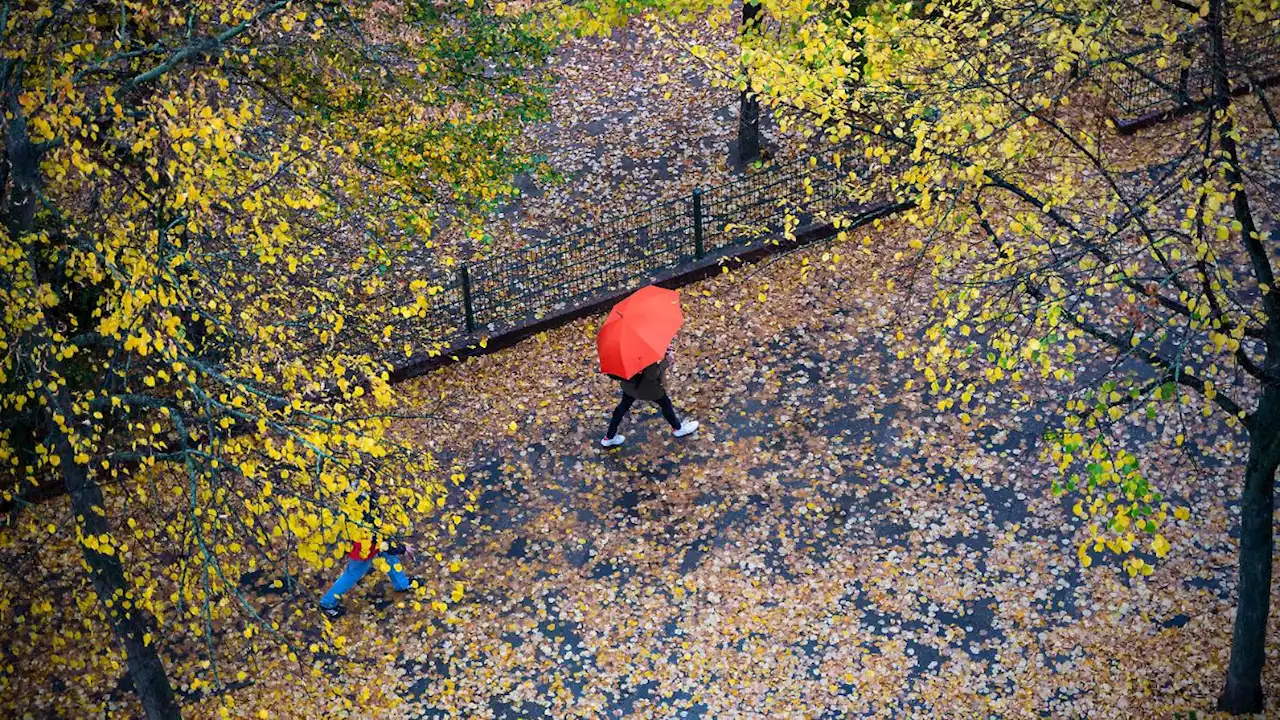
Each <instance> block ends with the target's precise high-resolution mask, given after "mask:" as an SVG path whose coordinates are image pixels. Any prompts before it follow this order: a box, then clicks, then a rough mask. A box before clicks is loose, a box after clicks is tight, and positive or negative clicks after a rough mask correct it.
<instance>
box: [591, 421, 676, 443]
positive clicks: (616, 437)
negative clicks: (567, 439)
mask: <svg viewBox="0 0 1280 720" xmlns="http://www.w3.org/2000/svg"><path fill="white" fill-rule="evenodd" d="M696 424H697V423H695V425H696ZM626 439H627V436H626V435H614V436H613V437H611V438H601V439H600V444H601V445H603V446H605V447H616V446H618V445H621V444H622V442H623V441H624V440H626Z"/></svg>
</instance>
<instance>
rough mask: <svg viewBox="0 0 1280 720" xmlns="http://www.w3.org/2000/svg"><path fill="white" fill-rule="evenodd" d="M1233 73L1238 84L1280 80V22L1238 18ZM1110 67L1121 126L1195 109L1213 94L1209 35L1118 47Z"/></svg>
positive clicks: (1233, 30)
mask: <svg viewBox="0 0 1280 720" xmlns="http://www.w3.org/2000/svg"><path fill="white" fill-rule="evenodd" d="M1226 46H1227V68H1226V70H1227V75H1228V77H1229V78H1230V79H1231V81H1232V83H1233V84H1236V85H1237V86H1238V85H1240V84H1242V82H1243V81H1251V82H1264V81H1269V80H1272V79H1274V78H1276V77H1277V76H1280V20H1278V19H1277V18H1271V19H1269V20H1266V21H1263V22H1257V21H1256V20H1254V19H1252V18H1243V19H1237V20H1236V21H1234V22H1233V23H1231V25H1230V27H1229V28H1228V32H1227V43H1226ZM1114 52H1115V57H1114V59H1112V61H1111V62H1110V63H1109V64H1108V66H1107V68H1106V71H1105V72H1106V75H1105V76H1104V77H1105V81H1106V83H1107V84H1108V85H1109V86H1110V90H1111V102H1112V103H1113V105H1114V106H1115V108H1116V116H1117V117H1118V118H1119V119H1120V120H1121V122H1133V121H1136V120H1138V119H1140V118H1147V117H1152V116H1155V115H1158V114H1160V113H1165V112H1170V111H1173V110H1177V109H1178V108H1180V107H1186V106H1190V105H1193V104H1195V103H1197V102H1201V101H1203V100H1205V99H1206V98H1208V97H1209V96H1210V95H1212V93H1213V66H1212V62H1211V61H1212V58H1211V57H1210V55H1209V37H1208V34H1207V32H1206V31H1205V29H1204V28H1193V29H1191V30H1188V31H1186V32H1184V33H1183V34H1181V35H1180V36H1179V37H1178V39H1177V40H1176V41H1174V42H1172V43H1157V44H1151V45H1148V46H1145V47H1138V48H1116V49H1114Z"/></svg>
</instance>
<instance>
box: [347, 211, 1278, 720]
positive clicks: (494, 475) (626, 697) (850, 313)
mask: <svg viewBox="0 0 1280 720" xmlns="http://www.w3.org/2000/svg"><path fill="white" fill-rule="evenodd" d="M883 232H892V230H891V229H885V230H884V231H883ZM833 249H834V250H835V251H837V252H842V253H844V254H845V255H846V257H844V258H843V259H842V260H841V261H840V266H839V267H838V268H836V269H835V270H832V269H830V268H828V267H823V266H824V265H829V264H830V263H829V262H825V263H824V262H823V260H822V256H821V255H820V253H821V252H822V250H814V251H812V252H810V253H808V254H807V255H804V256H802V255H794V256H791V257H787V258H784V259H782V260H780V261H775V262H773V263H771V264H770V265H767V266H765V267H757V268H753V269H752V268H749V269H747V270H744V271H741V272H739V273H736V274H733V275H726V276H722V277H721V278H719V279H717V280H714V281H711V282H708V283H704V284H702V285H698V286H694V287H691V288H688V289H686V291H685V295H686V303H685V304H686V312H687V315H688V317H689V320H688V323H687V324H686V327H685V329H684V331H683V332H682V340H681V341H680V362H679V365H678V366H677V368H676V369H675V371H674V378H673V382H672V389H673V395H674V397H675V399H676V403H677V405H678V407H679V408H680V409H681V410H682V411H684V412H685V413H687V414H689V415H691V416H692V417H695V418H697V419H698V420H699V421H700V422H701V423H702V424H703V426H702V429H701V430H700V431H699V432H698V433H697V434H696V435H694V436H692V437H690V438H687V439H683V440H676V439H674V438H672V437H671V436H670V434H669V432H668V431H667V428H666V426H665V425H664V424H663V422H662V420H661V418H660V417H659V416H658V415H657V413H656V411H655V410H654V409H653V408H642V409H640V408H638V410H639V411H638V412H636V413H634V414H633V417H632V418H631V419H630V420H629V421H628V422H627V423H626V424H625V425H624V428H623V432H624V433H626V434H627V436H628V437H627V442H626V444H625V445H623V446H622V447H621V448H619V449H612V450H605V449H602V448H600V447H599V445H598V444H597V441H598V439H599V437H600V435H601V433H602V429H603V425H604V422H605V420H606V417H607V414H608V412H609V410H610V409H611V407H612V404H613V402H614V401H615V397H614V388H613V387H612V384H611V383H610V382H609V381H607V379H605V378H604V377H602V376H599V375H597V374H596V373H595V371H594V367H593V344H592V341H591V338H592V337H593V334H594V327H593V325H592V322H591V321H589V320H588V321H581V322H578V323H575V324H573V325H570V326H568V327H565V328H562V329H560V330H557V331H554V332H551V333H549V334H546V335H543V336H539V337H538V338H535V339H533V340H530V341H528V342H526V343H524V344H523V345H521V346H518V347H517V348H516V349H514V350H512V351H507V352H503V353H499V354H497V355H494V356H490V357H486V358H481V359H477V360H471V361H468V362H465V363H462V364H460V365H457V366H453V367H450V368H446V369H444V370H442V371H440V372H437V373H434V374H432V375H430V376H428V377H425V378H422V379H419V380H416V381H412V382H410V383H408V384H406V385H404V386H402V390H403V396H404V398H405V400H406V404H407V406H408V407H411V408H414V409H416V410H417V411H419V412H424V413H432V414H435V415H436V416H437V417H438V418H439V420H437V421H431V422H422V421H419V422H414V423H406V425H405V427H404V431H405V432H406V433H408V434H412V435H414V436H416V437H417V438H419V439H420V440H421V441H422V442H424V443H426V444H427V445H428V446H431V447H432V448H433V449H434V450H435V452H436V453H438V456H439V457H440V459H441V461H442V462H443V463H446V464H449V465H457V466H458V467H460V468H462V470H463V472H464V473H465V476H466V479H465V480H464V481H463V482H462V487H463V488H464V489H467V490H469V491H470V492H472V493H473V494H474V496H475V498H476V502H475V503H474V505H473V510H474V512H471V513H469V514H468V515H467V516H466V517H465V518H464V519H463V522H462V524H461V526H460V527H461V529H460V531H459V533H458V535H457V537H456V538H455V539H454V544H453V549H454V552H455V554H456V558H457V559H459V560H461V561H462V564H463V569H462V570H461V575H460V576H461V577H462V578H463V580H464V582H465V585H466V587H467V594H466V597H465V599H464V600H463V602H462V603H460V604H459V605H457V606H455V607H453V608H451V609H450V612H449V614H448V620H447V623H446V625H447V627H446V629H445V631H444V632H435V633H432V634H428V633H426V632H422V631H421V627H422V626H421V623H422V622H423V618H424V617H425V614H422V613H419V612H415V611H413V610H411V609H409V608H407V607H404V606H397V605H394V604H389V603H375V604H374V605H367V604H365V603H366V601H367V600H368V599H369V598H370V597H373V598H377V597H378V596H379V595H378V593H379V592H380V591H379V590H378V589H376V588H375V587H374V585H373V583H367V584H366V586H364V587H362V588H361V589H360V590H359V591H358V592H357V597H355V598H352V600H351V602H350V604H351V605H352V606H353V608H355V612H353V613H352V614H351V615H350V616H348V617H347V618H345V619H343V620H340V621H338V622H337V623H336V624H335V625H334V627H333V629H332V634H333V635H332V636H342V638H343V641H342V642H343V643H344V646H345V647H347V648H349V649H351V650H352V651H353V652H354V653H356V654H357V655H361V654H364V655H365V656H367V657H371V658H372V657H381V658H383V660H382V661H381V665H379V666H378V667H377V668H376V669H374V668H368V671H369V674H368V675H365V671H364V670H360V669H356V670H352V669H347V670H343V671H341V672H343V673H348V675H347V676H346V677H345V679H346V680H349V681H351V682H352V683H353V687H359V686H362V685H365V684H368V683H370V682H371V681H372V678H375V677H376V678H382V679H381V680H379V681H378V683H379V685H380V687H381V689H382V690H383V691H385V692H386V693H387V696H386V697H385V698H384V699H383V701H384V702H385V703H386V705H385V707H386V712H388V714H389V715H390V716H403V717H497V718H517V717H520V718H525V717H587V718H595V717H620V716H635V717H810V718H819V717H828V718H835V717H938V716H950V717H1001V718H1015V717H1041V716H1054V717H1157V716H1166V717H1167V716H1169V715H1171V714H1172V713H1173V712H1178V711H1187V710H1193V709H1194V710H1199V711H1201V712H1203V711H1204V710H1205V709H1207V708H1209V707H1211V705H1212V700H1213V697H1214V695H1215V693H1216V692H1217V690H1218V689H1219V683H1220V682H1221V678H1222V674H1223V668H1224V667H1225V662H1226V653H1227V646H1228V642H1229V637H1230V621H1231V613H1232V604H1231V595H1232V592H1233V584H1234V578H1233V572H1234V554H1235V549H1234V541H1233V540H1232V539H1231V537H1230V536H1229V533H1228V532H1227V529H1228V528H1230V527H1232V525H1233V524H1234V523H1233V515H1232V514H1233V512H1234V509H1233V508H1234V506H1233V501H1234V498H1235V497H1236V496H1237V494H1238V481H1239V472H1238V469H1237V468H1238V465H1236V463H1238V462H1239V461H1240V452H1239V448H1238V445H1237V444H1236V441H1237V440H1238V439H1237V438H1234V437H1233V436H1232V435H1230V434H1229V433H1228V432H1227V431H1225V430H1223V429H1220V428H1217V427H1207V428H1202V429H1203V430H1204V435H1202V437H1206V438H1208V439H1209V441H1210V442H1206V443H1203V444H1198V443H1193V442H1188V443H1185V444H1184V445H1183V446H1182V447H1181V448H1180V449H1176V450H1175V449H1174V439H1173V437H1172V434H1173V433H1174V432H1175V429H1176V428H1177V427H1179V426H1181V424H1182V422H1183V421H1184V420H1186V419H1185V418H1184V419H1179V418H1166V417H1157V418H1156V419H1155V420H1153V421H1150V422H1143V423H1138V424H1134V425H1132V426H1130V427H1127V428H1124V429H1123V430H1119V431H1117V432H1120V433H1121V434H1123V435H1125V436H1127V438H1128V445H1129V446H1130V447H1131V448H1132V449H1133V450H1134V451H1135V452H1136V453H1138V455H1139V456H1140V457H1141V458H1142V459H1143V460H1144V462H1146V463H1148V467H1149V468H1150V472H1151V476H1152V478H1153V481H1154V482H1155V483H1156V484H1157V486H1158V487H1160V488H1161V490H1163V491H1164V492H1165V493H1166V496H1167V497H1168V498H1169V499H1170V500H1171V501H1172V502H1175V503H1177V504H1180V505H1187V506H1189V507H1190V508H1191V516H1190V519H1189V520H1187V521H1180V522H1175V521H1173V520H1170V522H1169V524H1168V526H1167V531H1166V536H1167V537H1168V538H1169V540H1170V541H1171V542H1172V543H1173V545H1174V550H1173V552H1172V553H1171V554H1170V555H1169V556H1168V557H1167V558H1165V559H1164V560H1161V561H1159V562H1158V563H1157V569H1156V571H1155V573H1154V574H1153V575H1151V576H1149V577H1146V578H1141V577H1140V578H1138V579H1130V578H1129V577H1128V576H1127V575H1126V574H1125V573H1124V572H1123V571H1121V570H1120V569H1119V566H1118V562H1116V563H1111V564H1109V563H1108V562H1107V558H1106V557H1098V558H1097V561H1096V562H1095V564H1094V566H1093V567H1092V568H1089V569H1082V568H1081V567H1080V564H1079V561H1078V559H1077V557H1076V548H1077V546H1078V545H1079V544H1080V542H1081V541H1082V539H1083V538H1084V537H1086V536H1087V532H1086V531H1085V529H1084V528H1082V527H1081V524H1080V522H1079V521H1078V520H1076V519H1074V518H1073V517H1072V513H1071V508H1070V503H1069V502H1067V501H1063V500H1060V499H1057V498H1054V497H1053V496H1052V495H1051V493H1050V490H1049V488H1050V481H1051V479H1052V477H1053V472H1054V471H1053V469H1052V468H1051V467H1049V466H1048V464H1047V463H1046V462H1044V461H1042V460H1041V458H1040V455H1039V451H1038V444H1039V433H1040V431H1041V429H1042V428H1044V427H1045V422H1046V421H1047V420H1049V419H1050V418H1048V417H1045V416H1042V415H1041V414H1040V412H1039V411H1038V410H1037V409H1036V406H1035V404H1034V403H1032V404H1030V405H1026V406H1025V412H1022V413H1019V414H1018V415H1017V416H1016V417H1012V416H1011V417H1003V418H993V419H992V421H991V422H990V423H984V424H983V425H980V426H979V425H965V424H963V423H962V422H961V421H960V420H959V419H956V418H955V417H952V416H950V415H939V414H938V413H937V412H936V411H935V410H934V408H933V407H932V406H931V403H930V401H929V399H928V398H927V397H924V396H922V395H921V394H920V393H919V392H918V391H916V390H905V389H904V386H905V385H906V381H907V380H908V379H911V378H913V377H918V375H917V372H916V371H915V370H913V369H912V368H911V367H910V363H909V361H904V360H899V359H897V357H896V353H895V352H894V338H895V333H896V329H895V328H896V323H895V322H894V319H895V317H897V316H898V314H899V313H901V312H902V311H903V310H904V308H901V307H897V306H895V305H894V304H893V302H892V301H891V300H889V299H887V298H891V297H892V296H887V295H885V294H884V293H883V292H882V288H883V286H884V278H885V273H886V272H887V270H886V269H885V268H881V267H877V266H876V265H875V264H874V262H873V261H872V260H871V258H870V257H869V256H864V255H862V254H860V253H859V252H858V250H857V249H856V245H853V244H852V243H851V244H850V245H849V246H845V247H840V246H837V247H835V248H833ZM1024 390H1026V391H1028V393H1029V396H1030V397H1031V398H1033V399H1034V398H1035V397H1037V396H1041V395H1045V394H1047V392H1046V391H1052V388H1030V387H1028V388H1024ZM1008 399H1009V400H1010V402H1011V404H1012V401H1014V400H1015V399H1018V398H1016V397H1014V396H1010V397H1009V398H1008ZM455 416H456V420H455ZM463 417H465V418H469V419H474V418H481V419H480V420H479V421H474V420H467V421H465V422H464V421H463V420H462V418H463ZM1190 422H1194V421H1190ZM513 428H514V430H513ZM332 636H330V637H332ZM1275 667H1276V663H1275V662H1274V661H1273V662H1271V663H1270V668H1269V674H1270V675H1269V677H1270V678H1271V679H1272V686H1275V682H1274V681H1275V679H1276V678H1275V672H1276V671H1275ZM361 676H364V677H361Z"/></svg>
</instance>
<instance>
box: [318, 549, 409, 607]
mask: <svg viewBox="0 0 1280 720" xmlns="http://www.w3.org/2000/svg"><path fill="white" fill-rule="evenodd" d="M378 557H380V558H382V559H384V560H386V561H387V562H388V563H389V564H390V565H391V567H390V568H389V569H388V570H387V576H388V577H390V578H391V587H393V588H395V589H397V590H408V589H409V578H407V577H405V574H404V568H403V567H402V566H401V565H400V558H399V557H397V556H395V555H386V554H380V555H378ZM371 567H373V558H369V559H368V560H350V559H348V560H347V566H346V567H345V568H343V569H342V574H341V575H339V576H338V579H337V580H334V581H333V587H331V588H329V592H327V593H325V594H324V597H322V598H320V605H321V607H334V606H336V605H337V604H338V599H339V598H340V597H342V596H343V595H346V594H347V593H348V592H350V590H351V588H353V587H355V586H356V583H358V582H360V578H362V577H364V576H365V575H367V574H368V573H369V568H371Z"/></svg>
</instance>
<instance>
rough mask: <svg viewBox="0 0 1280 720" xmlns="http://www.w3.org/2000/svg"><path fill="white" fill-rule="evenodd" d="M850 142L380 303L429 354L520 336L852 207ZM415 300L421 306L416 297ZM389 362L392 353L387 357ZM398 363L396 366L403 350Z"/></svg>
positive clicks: (854, 182)
mask: <svg viewBox="0 0 1280 720" xmlns="http://www.w3.org/2000/svg"><path fill="white" fill-rule="evenodd" d="M851 147H852V145H851V144H846V145H845V146H842V147H832V148H828V149H826V150H823V151H822V152H820V153H817V154H814V155H806V156H805V157H803V158H801V159H798V160H793V161H790V162H786V163H779V164H774V165H768V166H765V167H763V168H761V169H758V170H754V171H749V172H748V173H747V174H745V175H743V176H741V177H738V178H736V179H734V180H732V181H730V182H728V183H725V184H723V185H719V186H715V187H710V188H706V189H695V190H694V191H693V192H692V193H691V194H690V195H688V196H687V197H683V198H679V199H677V200H672V201H669V202H664V203H660V204H658V205H654V206H651V207H648V208H645V209H643V210H639V211H636V212H634V213H631V214H628V215H625V216H622V217H618V218H613V219H610V220H607V221H605V222H602V223H599V224H597V225H592V226H589V227H585V228H582V229H580V230H577V231H575V232H572V233H570V234H567V235H563V236H559V237H553V238H550V239H547V240H543V241H540V242H538V243H536V244H532V245H528V246H525V247H521V248H519V249H516V250H512V251H508V252H504V253H501V254H498V255H494V256H492V257H489V258H485V259H483V260H480V261H478V262H472V263H469V264H465V265H462V266H459V267H456V268H453V269H450V270H447V271H444V272H443V273H441V274H439V275H436V276H435V277H433V278H431V279H429V280H428V281H426V282H425V287H424V286H422V285H419V287H418V288H416V289H415V290H413V291H410V292H403V293H397V294H396V295H398V297H396V296H390V297H387V298H385V299H386V301H387V302H390V303H393V304H394V305H395V306H396V307H398V308H401V309H402V310H403V311H404V312H403V313H402V318H401V319H400V320H399V326H400V328H399V329H400V331H401V332H400V333H399V334H401V335H402V336H408V337H412V338H413V339H415V340H417V341H418V345H419V346H420V347H421V346H423V345H425V346H426V347H427V348H429V352H433V353H441V352H445V351H447V350H448V348H451V347H456V346H457V345H458V344H460V343H466V342H470V341H474V340H475V339H477V338H479V337H481V336H492V335H497V334H500V333H503V332H507V331H511V330H516V329H520V328H522V327H527V326H529V325H531V324H533V323H536V322H538V321H540V320H542V319H544V318H547V317H550V316H553V315H557V314H560V313H564V312H569V311H572V310H575V309H577V308H581V307H584V306H588V305H591V304H593V303H595V302H598V301H600V300H603V299H605V298H608V297H611V296H613V295H616V294H618V293H619V292H623V291H626V290H627V289H631V288H638V287H640V286H642V285H645V284H648V283H650V282H653V281H654V280H655V279H658V278H660V277H664V276H671V275H675V274H677V273H678V272H679V271H681V270H683V269H686V268H687V269H693V268H695V267H698V266H701V265H704V264H711V263H714V262H717V261H719V260H720V259H722V258H726V257H730V256H733V255H737V254H740V253H742V252H745V251H749V250H751V249H753V248H755V247H759V246H761V245H763V243H764V242H766V238H768V237H776V236H777V234H778V233H779V232H781V231H782V230H783V229H784V224H785V223H786V220H787V218H788V217H792V218H793V221H794V222H795V223H797V224H800V225H803V224H806V223H809V222H811V221H812V220H813V218H814V216H815V215H816V214H818V213H823V212H829V211H832V210H835V209H837V208H838V207H846V206H848V205H849V204H850V202H852V203H853V204H854V205H857V204H858V202H857V200H856V199H855V200H852V201H851V200H850V199H851V198H856V197H857V195H856V193H855V190H856V189H857V188H858V187H860V186H861V182H859V181H860V180H862V179H865V178H866V177H867V174H868V173H869V172H871V168H872V166H870V165H868V164H867V163H866V162H865V161H864V160H862V156H861V155H860V154H858V155H857V156H856V157H854V158H849V159H846V158H844V157H842V155H841V153H842V152H849V150H850V148H851ZM419 298H421V299H419ZM390 354H391V355H394V354H395V353H394V352H392V353H390ZM399 360H400V361H403V360H405V357H404V355H403V353H401V354H399Z"/></svg>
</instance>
